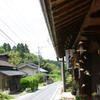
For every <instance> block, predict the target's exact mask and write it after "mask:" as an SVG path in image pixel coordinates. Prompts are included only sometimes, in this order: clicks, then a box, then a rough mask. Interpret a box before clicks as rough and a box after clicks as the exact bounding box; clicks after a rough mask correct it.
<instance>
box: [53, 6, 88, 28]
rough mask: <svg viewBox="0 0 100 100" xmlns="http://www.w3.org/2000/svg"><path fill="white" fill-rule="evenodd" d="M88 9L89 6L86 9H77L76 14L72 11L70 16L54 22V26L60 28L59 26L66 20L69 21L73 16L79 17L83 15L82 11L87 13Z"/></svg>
mask: <svg viewBox="0 0 100 100" xmlns="http://www.w3.org/2000/svg"><path fill="white" fill-rule="evenodd" d="M88 8H89V6H88V7H87V6H86V7H85V8H82V9H79V10H78V11H76V12H74V11H73V12H72V13H71V14H69V15H66V16H65V17H63V18H61V19H60V20H58V21H57V22H55V26H60V24H63V23H64V22H65V21H66V20H69V19H72V18H73V17H75V16H79V15H81V14H82V13H84V11H88Z"/></svg>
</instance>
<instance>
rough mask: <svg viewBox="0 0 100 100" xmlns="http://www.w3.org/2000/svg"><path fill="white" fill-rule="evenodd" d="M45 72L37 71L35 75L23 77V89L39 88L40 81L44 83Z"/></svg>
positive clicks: (33, 89)
mask: <svg viewBox="0 0 100 100" xmlns="http://www.w3.org/2000/svg"><path fill="white" fill-rule="evenodd" d="M44 77H45V74H43V73H37V74H35V75H33V76H27V77H24V78H22V79H21V81H20V84H21V89H22V90H23V91H24V90H25V89H26V88H30V89H31V90H32V91H35V90H36V89H37V88H38V84H39V83H43V81H44Z"/></svg>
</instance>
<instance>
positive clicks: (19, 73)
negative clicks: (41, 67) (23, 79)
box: [0, 70, 26, 76]
mask: <svg viewBox="0 0 100 100" xmlns="http://www.w3.org/2000/svg"><path fill="white" fill-rule="evenodd" d="M0 73H2V74H4V75H7V76H22V75H26V73H25V72H22V71H18V70H0Z"/></svg>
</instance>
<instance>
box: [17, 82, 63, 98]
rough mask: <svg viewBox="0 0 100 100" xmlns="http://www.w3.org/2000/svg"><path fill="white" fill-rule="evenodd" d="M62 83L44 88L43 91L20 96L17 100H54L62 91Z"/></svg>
mask: <svg viewBox="0 0 100 100" xmlns="http://www.w3.org/2000/svg"><path fill="white" fill-rule="evenodd" d="M60 85H61V82H56V83H53V84H50V85H47V86H45V87H43V88H42V89H40V90H38V91H36V92H34V93H28V94H26V95H23V96H20V97H19V98H17V99H16V100H54V97H55V95H56V94H57V92H58V90H59V89H60Z"/></svg>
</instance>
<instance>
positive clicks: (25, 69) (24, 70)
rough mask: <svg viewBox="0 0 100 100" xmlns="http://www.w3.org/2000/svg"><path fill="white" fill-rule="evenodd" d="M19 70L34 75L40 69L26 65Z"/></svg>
mask: <svg viewBox="0 0 100 100" xmlns="http://www.w3.org/2000/svg"><path fill="white" fill-rule="evenodd" d="M19 70H20V71H23V72H26V73H28V75H34V74H36V72H37V71H38V69H37V68H36V69H33V68H30V67H26V66H25V67H23V68H20V69H19Z"/></svg>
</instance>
